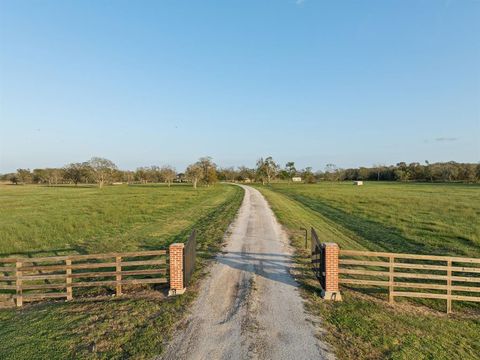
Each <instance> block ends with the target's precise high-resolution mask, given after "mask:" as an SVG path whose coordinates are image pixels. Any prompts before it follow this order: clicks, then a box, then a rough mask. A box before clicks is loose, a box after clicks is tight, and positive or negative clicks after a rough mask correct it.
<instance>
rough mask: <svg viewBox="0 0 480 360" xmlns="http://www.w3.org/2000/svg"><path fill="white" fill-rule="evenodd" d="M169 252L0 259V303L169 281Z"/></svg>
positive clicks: (67, 295)
mask: <svg viewBox="0 0 480 360" xmlns="http://www.w3.org/2000/svg"><path fill="white" fill-rule="evenodd" d="M166 263H167V251H166V250H155V251H139V252H126V253H108V254H91V255H67V256H51V257H37V258H3V259H0V302H12V301H13V300H15V302H16V304H17V306H22V305H23V303H24V302H28V301H36V300H41V299H52V298H65V299H66V300H72V299H73V297H74V289H76V288H92V287H102V286H107V287H112V288H114V289H115V292H116V294H117V295H121V294H122V286H124V285H134V284H164V283H167V282H168V280H167V267H166Z"/></svg>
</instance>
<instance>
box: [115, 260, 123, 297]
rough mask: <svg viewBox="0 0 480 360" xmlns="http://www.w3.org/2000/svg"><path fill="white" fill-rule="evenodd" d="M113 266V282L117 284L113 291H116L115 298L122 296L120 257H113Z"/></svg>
mask: <svg viewBox="0 0 480 360" xmlns="http://www.w3.org/2000/svg"><path fill="white" fill-rule="evenodd" d="M115 264H116V266H115V273H116V274H115V281H116V282H117V283H116V286H115V290H116V293H117V296H120V295H122V257H121V256H117V257H115Z"/></svg>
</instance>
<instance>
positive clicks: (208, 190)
mask: <svg viewBox="0 0 480 360" xmlns="http://www.w3.org/2000/svg"><path fill="white" fill-rule="evenodd" d="M242 198H243V190H242V189H241V188H239V187H236V186H230V185H220V184H219V185H216V186H210V187H201V188H198V189H196V190H195V189H193V188H192V187H191V186H186V185H176V186H172V187H170V188H169V187H167V186H164V185H156V184H152V185H138V186H126V185H120V186H110V187H105V188H103V189H99V188H97V187H93V186H84V187H82V186H78V187H74V186H59V187H47V186H28V185H27V186H21V185H19V186H13V185H3V186H0V203H1V204H2V206H1V208H0V256H1V257H7V256H11V255H21V256H39V255H41V256H44V255H45V256H49V255H64V254H86V253H99V252H107V251H135V250H151V249H159V248H163V247H165V246H167V245H168V244H170V243H172V242H175V241H182V242H183V241H185V240H186V238H187V234H189V232H190V231H191V229H192V228H196V229H197V230H198V237H197V240H198V247H199V249H198V250H199V260H200V272H201V268H202V266H204V265H205V260H206V259H208V258H209V257H210V256H211V255H212V254H214V253H215V252H216V251H217V250H218V247H219V245H220V243H221V240H222V238H223V235H224V233H225V231H226V229H227V227H228V225H229V224H230V222H231V220H232V219H233V217H234V216H235V214H236V212H237V209H238V207H239V206H240V203H241V201H242ZM192 290H193V291H190V292H188V293H187V294H186V295H184V296H182V297H177V298H165V296H164V294H163V292H161V291H151V288H149V287H146V288H145V289H140V291H137V292H135V293H132V294H127V295H126V296H124V297H121V298H112V297H111V295H109V293H108V292H107V293H105V295H104V296H106V298H108V299H109V300H108V301H98V298H97V299H95V300H94V299H88V298H84V299H78V300H75V301H73V302H69V303H66V302H63V301H62V302H59V303H54V302H45V303H39V304H34V305H29V306H26V307H25V308H22V309H0V322H1V324H2V326H1V327H0V354H2V356H1V357H2V358H6V359H13V358H30V359H45V358H49V359H63V358H72V357H75V358H108V359H115V358H125V357H134V358H144V357H145V358H148V357H149V356H152V355H154V354H159V353H161V351H162V345H163V343H164V341H165V340H166V339H167V338H168V337H169V335H170V332H171V330H172V328H171V325H172V324H173V323H174V322H175V321H176V320H178V319H179V317H180V315H181V313H182V311H183V310H184V309H185V306H187V304H188V303H189V302H190V301H191V300H192V299H193V297H194V296H195V287H193V288H192ZM127 292H128V291H127Z"/></svg>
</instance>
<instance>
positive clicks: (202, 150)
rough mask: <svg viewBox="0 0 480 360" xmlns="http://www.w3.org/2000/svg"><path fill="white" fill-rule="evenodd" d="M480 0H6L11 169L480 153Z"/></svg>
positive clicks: (6, 144)
mask: <svg viewBox="0 0 480 360" xmlns="http://www.w3.org/2000/svg"><path fill="white" fill-rule="evenodd" d="M479 144H480V1H478V0H476V1H474V0H471V1H470V0H463V1H454V0H446V1H443V0H422V1H420V0H418V1H415V0H398V1H394V0H391V1H390V0H389V1H384V0H375V1H367V0H362V1H359V0H355V1H353V0H352V1H336V0H335V1H334V0H331V1H320V0H304V1H301V0H298V1H295V0H270V1H261V0H253V1H248V0H235V1H220V0H219V1H209V0H202V1H197V0H192V1H180V0H177V1H173V0H171V1H160V0H158V1H133V0H132V1H118V0H115V1H114V0H109V1H102V0H92V1H88V0H82V1H63V0H62V1H60V0H56V1H24V0H22V1H18V0H14V1H13V0H1V1H0V172H9V171H14V170H15V169H16V168H19V167H27V168H35V167H47V166H62V165H64V164H66V163H69V162H79V161H85V160H88V159H89V158H90V157H92V156H102V157H106V158H109V159H111V160H113V161H114V162H115V163H116V164H117V165H118V166H119V167H121V168H123V169H134V168H136V167H138V166H145V165H153V164H157V165H163V164H171V165H174V166H176V167H177V168H178V169H179V170H183V167H184V166H185V165H187V164H188V163H191V162H193V161H195V160H196V159H197V158H198V157H200V156H204V155H210V156H212V157H213V158H214V160H215V161H216V162H217V164H219V165H222V166H231V165H235V166H236V165H242V164H243V165H247V166H253V165H254V164H255V160H256V159H257V158H258V157H260V156H268V155H272V156H273V157H274V159H275V160H277V161H278V162H280V163H281V164H282V165H284V164H285V162H286V161H295V162H296V164H297V167H305V166H312V167H313V168H314V169H323V168H324V166H325V164H327V163H335V164H337V166H340V167H347V166H360V165H366V166H369V165H372V164H375V163H384V164H392V163H396V162H399V161H406V162H411V161H419V162H423V161H424V160H429V161H431V162H432V161H449V160H454V161H465V162H478V161H479V160H480V145H479Z"/></svg>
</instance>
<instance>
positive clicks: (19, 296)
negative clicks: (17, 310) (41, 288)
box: [15, 261, 23, 306]
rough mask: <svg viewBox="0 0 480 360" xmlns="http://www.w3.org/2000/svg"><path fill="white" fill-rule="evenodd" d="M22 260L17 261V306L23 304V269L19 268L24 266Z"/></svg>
mask: <svg viewBox="0 0 480 360" xmlns="http://www.w3.org/2000/svg"><path fill="white" fill-rule="evenodd" d="M22 265H23V264H22V262H21V261H17V262H16V264H15V268H16V270H15V278H16V281H15V285H16V288H17V297H16V299H17V306H23V291H22V271H21V270H19V269H20V268H21V267H22Z"/></svg>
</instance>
